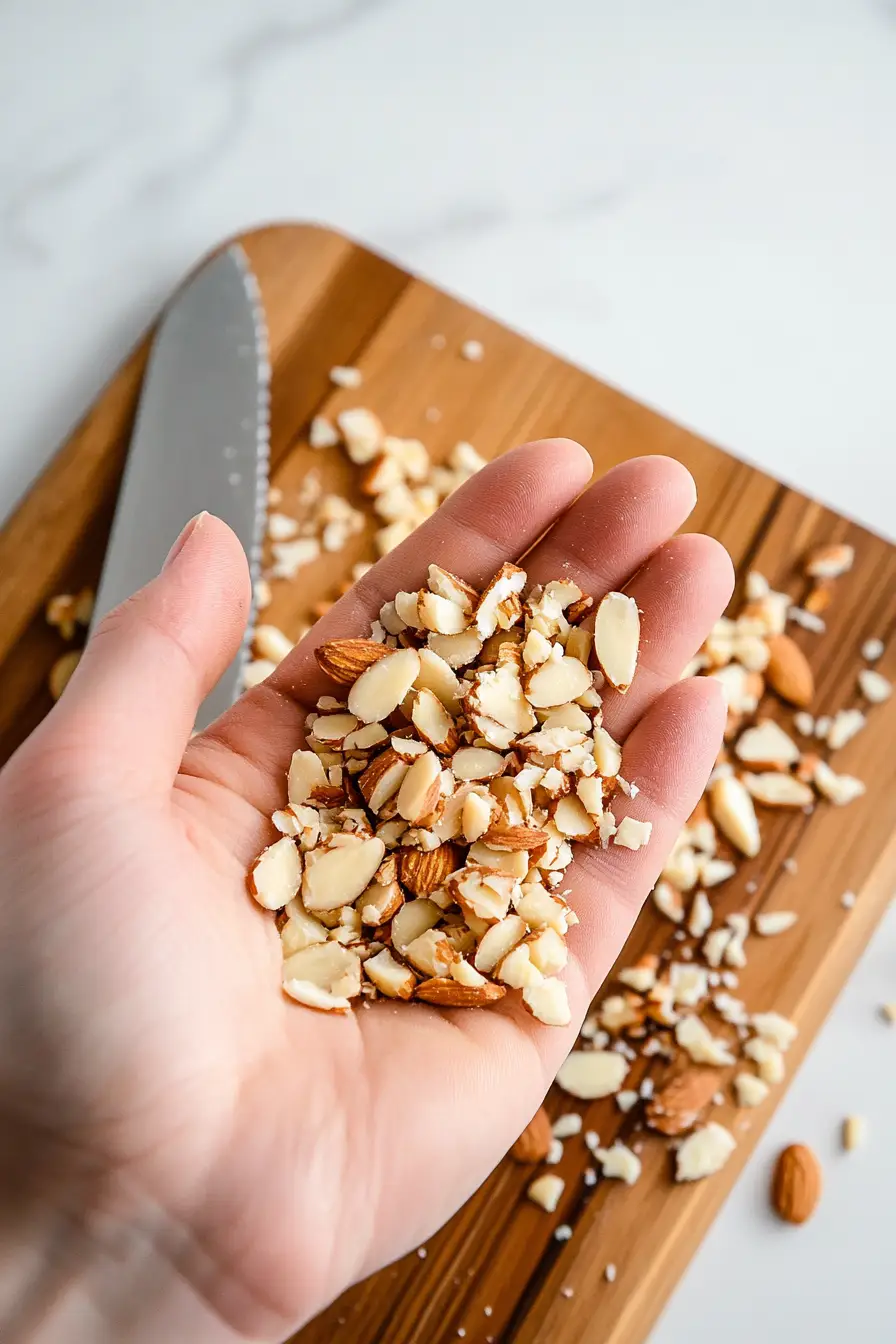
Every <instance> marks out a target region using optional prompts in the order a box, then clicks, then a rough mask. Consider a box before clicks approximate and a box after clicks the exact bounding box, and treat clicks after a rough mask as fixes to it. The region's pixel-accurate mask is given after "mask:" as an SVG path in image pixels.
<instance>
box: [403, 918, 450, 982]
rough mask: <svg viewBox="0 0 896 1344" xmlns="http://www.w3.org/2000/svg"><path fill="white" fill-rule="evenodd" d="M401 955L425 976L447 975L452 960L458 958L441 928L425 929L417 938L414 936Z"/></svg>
mask: <svg viewBox="0 0 896 1344" xmlns="http://www.w3.org/2000/svg"><path fill="white" fill-rule="evenodd" d="M403 955H404V956H405V957H406V958H407V960H408V961H409V962H410V963H411V965H412V966H413V967H414V970H416V971H421V972H422V973H423V975H425V976H426V977H427V978H431V977H433V976H441V975H448V974H449V973H450V970H451V967H452V965H453V964H454V962H456V961H458V960H459V956H458V953H457V952H456V951H455V949H454V947H453V946H452V944H451V943H450V942H449V941H448V937H447V935H446V934H445V933H444V931H443V930H441V929H427V930H426V931H425V932H424V933H421V934H420V936H419V937H418V938H414V939H413V940H412V941H411V942H410V943H408V945H407V947H406V948H405V949H404V952H403Z"/></svg>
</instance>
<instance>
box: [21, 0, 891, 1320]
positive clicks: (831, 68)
mask: <svg viewBox="0 0 896 1344" xmlns="http://www.w3.org/2000/svg"><path fill="white" fill-rule="evenodd" d="M636 10H637V12H635V11H636ZM0 89H2V94H0V105H2V108H3V114H2V116H0V286H2V292H3V293H4V294H5V295H6V300H5V302H4V312H5V316H6V323H7V333H8V334H7V339H6V340H5V341H4V343H3V347H4V353H3V359H2V361H0V405H2V407H3V425H2V430H0V516H2V515H3V514H5V513H6V512H8V510H9V509H10V508H11V507H12V506H13V504H14V502H15V499H16V498H17V497H18V496H19V495H20V494H21V493H22V492H23V491H24V489H25V488H26V487H27V485H28V483H29V481H30V480H31V479H32V478H33V477H34V476H35V474H36V473H37V472H38V471H39V470H40V468H41V466H42V465H43V463H44V462H45V461H46V460H47V458H48V457H49V455H50V454H51V453H52V451H53V449H54V446H55V445H56V444H57V443H58V442H59V441H60V440H61V439H62V438H63V436H64V435H65V432H66V431H67V429H68V428H69V427H70V426H71V425H72V423H73V422H74V421H75V420H76V419H77V418H78V417H79V415H80V413H81V412H82V411H83V409H84V407H85V406H86V405H87V404H88V403H89V401H90V400H91V398H92V397H93V395H94V394H95V392H96V391H97V390H98V388H99V387H100V386H101V385H102V383H103V382H104V381H105V379H106V378H107V377H108V376H109V375H110V374H111V373H112V372H113V370H114V368H115V367H116V365H117V364H118V362H119V360H120V357H121V354H122V352H123V351H124V350H125V349H126V348H127V347H128V346H129V345H130V344H131V343H132V342H133V340H134V339H135V338H136V337H137V335H138V334H139V333H140V331H141V329H142V328H143V327H144V326H145V324H146V323H147V321H148V319H149V318H150V316H151V315H152V314H153V313H154V312H155V310H156V309H157V308H158V306H159V304H160V302H161V301H162V299H163V297H164V296H165V294H166V292H167V291H168V290H169V288H170V287H171V285H172V284H173V283H174V282H175V281H176V280H177V279H178V277H179V276H180V275H181V274H182V273H183V272H184V270H185V269H186V268H187V267H189V266H190V265H191V264H192V263H193V262H194V260H195V259H196V258H197V256H198V255H200V254H201V253H202V252H204V251H205V250H206V249H207V248H208V247H209V246H210V245H211V244H212V243H214V242H216V241H217V240H218V239H219V238H221V237H222V236H225V235H227V234H229V233H231V232H234V231H236V230H237V229H239V228H243V227H247V226H249V225H252V224H254V223H260V222H263V221H266V220H269V219H272V218H274V219H276V218H304V219H316V220H321V221H327V222H330V223H333V224H336V225H338V226H340V227H342V228H344V229H346V230H348V231H349V232H351V233H353V234H355V235H357V236H359V237H361V238H363V239H366V240H367V241H369V242H370V243H372V244H373V245H375V246H378V247H380V248H382V249H386V250H388V251H389V252H392V253H394V254H395V255H396V256H397V257H399V258H400V259H401V260H402V261H404V262H406V263H409V264H410V265H412V266H413V267H415V268H416V269H418V270H421V271H423V272H425V273H427V274H429V275H430V276H431V277H432V278H433V279H435V280H436V281H437V282H439V283H441V284H443V285H445V286H447V287H449V288H451V289H454V290H456V291H457V292H459V293H461V294H463V295H464V296H465V297H468V298H470V299H471V300H473V301H475V302H477V303H479V304H481V305H483V306H485V307H487V308H489V309H491V310H492V311H494V312H495V313H496V314H498V315H499V316H501V317H503V318H505V319H507V320H508V321H510V322H511V323H513V324H514V325H516V326H518V327H520V328H522V329H523V330H526V331H528V332H530V333H532V334H533V335H535V336H536V337H538V338H539V339H541V340H543V341H544V342H546V343H547V344H549V345H551V346H553V347H555V348H556V349H558V350H560V351H561V352H563V353H564V354H567V355H569V356H571V357H572V358H574V359H575V360H577V361H578V362H580V363H581V364H583V365H585V366H587V367H589V368H591V369H593V370H595V371H596V372H599V373H600V374H602V375H603V376H604V377H606V378H609V379H610V380H612V381H614V382H616V383H618V384H619V385H620V386H622V387H623V388H625V389H626V390H627V391H629V392H631V393H633V394H634V395H636V396H639V397H641V398H642V399H644V400H646V401H648V402H650V403H652V404H654V405H656V406H658V407H660V408H661V409H662V410H664V411H666V412H668V413H670V414H671V415H673V416H675V417H676V418H678V419H680V420H682V421H684V422H685V423H687V424H689V425H692V426H693V427H695V428H696V429H698V430H699V431H701V432H702V433H704V434H706V435H707V436H709V437H710V438H713V439H715V440H717V441H719V442H720V443H722V444H724V445H725V446H727V447H730V448H731V449H733V450H734V451H735V452H737V453H739V454H740V455H742V456H745V457H748V458H750V459H752V460H753V461H755V462H757V463H759V464H761V465H762V466H764V467H766V468H767V469H768V470H770V471H772V472H774V473H775V474H777V475H779V476H783V477H784V478H785V479H787V480H789V481H791V482H793V483H795V484H797V485H799V486H800V487H802V488H803V489H806V490H808V491H810V492H814V493H815V494H817V495H819V496H820V497H821V498H823V499H825V500H827V501H829V502H831V503H833V504H835V505H836V506H837V507H838V508H839V509H841V510H845V511H847V512H849V513H851V514H853V515H855V516H856V517H857V518H859V519H860V520H861V521H863V522H865V523H867V524H869V525H871V526H872V527H875V528H876V529H878V530H880V531H882V532H884V533H888V534H890V535H892V533H893V530H894V486H896V466H894V462H896V453H894V451H893V449H894V425H896V376H894V368H893V340H894V318H893V314H894V312H896V256H894V243H893V240H894V239H896V172H894V151H896V3H894V0H732V3H729V4H726V5H718V4H712V3H710V0H702V2H701V0H677V2H676V3H673V2H672V0H646V3H643V4H641V5H639V6H622V5H619V4H611V3H609V0H552V2H551V3H550V4H549V5H545V4H543V3H541V2H540V0H429V2H428V3H421V2H420V0H416V3H415V0H251V3H250V0H156V3H154V4H152V5H142V6H141V5H127V6H122V5H121V4H120V3H118V0H79V3H78V4H73V3H69V0H5V4H3V5H2V6H0ZM10 333H12V334H10ZM894 962H896V919H893V918H891V919H890V920H889V921H888V922H887V923H886V924H885V926H884V928H883V929H882V930H881V931H880V933H879V934H878V936H877V937H876V938H875V940H874V942H873V944H872V947H871V949H870V951H869V953H868V954H867V955H866V958H865V960H864V962H863V963H862V965H861V967H860V968H859V970H858V971H857V973H856V975H855V976H854V977H853V980H852V981H851V983H850V985H849V987H848V989H847V990H846V992H845V994H844V995H843V997H842V998H841V1000H840V1003H839V1005H838V1007H837V1009H836V1011H835V1013H834V1015H833V1017H832V1019H831V1021H830V1022H829V1024H828V1026H827V1027H826V1028H825V1030H824V1032H823V1034H822V1036H821V1038H820V1039H819V1041H818V1043H817V1044H816V1046H815V1047H814V1048H813V1050H812V1052H811V1055H810V1057H809V1059H808V1061H807V1063H806V1064H805V1066H804V1067H803V1069H802V1071H801V1073H800V1076H799V1078H798V1079H797V1081H796V1082H795V1083H794V1085H793V1087H792V1089H791V1091H790V1093H789V1095H788V1097H787V1099H786V1101H785V1102H784V1104H783V1105H782V1107H781V1108H780V1110H779V1111H778V1114H777V1116H776V1118H775V1121H774V1123H773V1124H772V1126H771V1127H770V1129H769V1131H768V1133H767V1135H766V1137H765V1138H764V1139H763V1141H762V1142H761V1144H760V1146H759V1150H758V1152H757V1153H756V1155H755V1156H754V1158H753V1160H752V1162H751V1163H750V1165H749V1167H748V1169H747V1171H746V1173H745V1174H744V1176H743V1178H742V1180H741V1181H740V1183H739V1184H738V1186H737V1189H736V1191H735V1193H734V1194H733V1195H732V1196H731V1198H730V1199H729V1201H728V1203H727V1205H726V1207H725V1210H724V1212H723V1213H722V1215H721V1217H720V1218H719V1220H718V1221H717V1223H716V1225H715V1227H714V1228H713V1230H712V1232H711V1233H710V1235H709V1236H708V1238H707V1240H706V1242H705V1244H704V1247H703V1249H702V1250H701V1252H700V1253H699V1255H698V1256H697V1258H696V1259H695V1261H694V1262H693V1265H692V1267H691V1269H690V1271H689V1273H688V1274H687V1276H686V1277H685V1279H684V1281H683V1283H682V1285H681V1287H680V1288H679V1290H678V1292H677V1294H676V1295H675V1297H674V1299H673V1301H672V1303H671V1305H670V1307H669V1309H668V1310H667V1312H666V1314H665V1316H664V1317H663V1320H662V1322H661V1323H660V1325H659V1326H658V1327H657V1329H656V1332H655V1336H654V1340H655V1344H656V1342H657V1341H658V1342H659V1344H679V1341H683V1340H687V1341H688V1344H702V1341H706V1344H710V1341H712V1342H713V1344H715V1341H716V1340H717V1339H718V1338H719V1337H724V1339H725V1340H726V1344H747V1342H748V1341H750V1344H752V1341H753V1340H754V1339H755V1338H757V1337H758V1338H763V1339H766V1340H768V1341H770V1342H772V1344H778V1341H780V1342H781V1344H784V1342H785V1341H789V1340H791V1339H792V1338H793V1337H794V1336H795V1335H796V1334H797V1332H799V1333H800V1334H802V1335H805V1336H806V1337H813V1338H815V1339H817V1340H821V1341H827V1340H834V1339H837V1340H840V1339H843V1338H844V1337H845V1336H846V1334H847V1332H849V1331H852V1330H853V1329H855V1328H856V1327H858V1328H859V1329H860V1330H861V1331H862V1333H863V1334H864V1336H865V1339H866V1340H868V1341H870V1342H871V1344H875V1342H876V1341H883V1340H885V1339H890V1338H892V1335H893V1327H892V1323H891V1320H890V1316H889V1315H888V1312H891V1311H892V1308H893V1306H894V1303H896V1291H894V1289H893V1283H892V1269H891V1267H890V1265H889V1256H888V1255H887V1254H885V1248H886V1247H888V1246H889V1244H890V1243H891V1240H892V1236H891V1230H890V1229H891V1215H890V1204H891V1201H892V1197H893V1193H894V1191H896V1145H894V1144H893V1143H892V1142H891V1141H890V1138H889V1133H888V1131H890V1130H891V1129H892V1127H893V1122H894V1115H896V1095H894V1094H896V1084H894V1072H893V1055H892V1052H893V1049H894V1040H896V1037H894V1036H893V1034H892V1033H890V1034H889V1035H888V1033H887V1029H886V1027H884V1026H883V1025H881V1024H880V1023H879V1022H878V1021H877V1020H876V1019H875V1008H876V1005H877V1004H879V1003H880V1002H882V1001H883V1000H884V999H894V998H896V978H894V975H896V973H894ZM847 1111H858V1112H861V1113H863V1114H865V1115H866V1116H867V1117H868V1122H869V1126H870V1137H869V1139H868V1143H867V1146H866V1148H865V1149H864V1150H861V1151H859V1152H858V1153H855V1154H853V1155H851V1156H849V1157H848V1158H847V1157H844V1156H842V1155H840V1154H839V1153H838V1151H837V1142H836V1135H837V1129H838V1125H839V1121H840V1119H841V1118H842V1116H843V1114H844V1113H845V1112H847ZM794 1138H799V1139H802V1140H805V1141H808V1142H811V1143H814V1144H816V1145H817V1147H818V1150H819V1152H820V1154H821V1155H822V1157H823V1158H824V1159H825V1160H826V1166H827V1188H826V1193H825V1198H824V1202H823V1204H822V1207H821V1210H820V1212H819V1214H818V1216H817V1218H816V1219H815V1220H814V1221H813V1222H812V1223H811V1224H809V1225H808V1226H807V1227H805V1228H803V1229H802V1230H799V1231H793V1230H790V1229H786V1228H783V1227H781V1226H780V1225H777V1226H776V1225H774V1224H773V1222H772V1220H771V1219H770V1217H769V1216H768V1215H767V1213H766V1207H765V1188H766V1179H767V1168H768V1165H769V1160H770V1158H771V1157H772V1156H773V1154H774V1153H775V1152H776V1150H777V1149H778V1148H779V1147H780V1146H781V1145H782V1144H783V1143H784V1142H787V1141H790V1140H792V1139H794Z"/></svg>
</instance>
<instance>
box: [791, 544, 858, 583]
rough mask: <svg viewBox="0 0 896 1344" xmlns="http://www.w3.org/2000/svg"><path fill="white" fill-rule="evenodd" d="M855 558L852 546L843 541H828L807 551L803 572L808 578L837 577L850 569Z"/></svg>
mask: <svg viewBox="0 0 896 1344" xmlns="http://www.w3.org/2000/svg"><path fill="white" fill-rule="evenodd" d="M855 558H856V553H855V549H854V548H853V547H852V546H848V545H846V543H845V542H830V543H828V544H827V545H824V546H816V547H815V549H814V550H812V551H810V552H809V554H808V556H807V557H806V560H805V564H804V565H803V572H804V573H805V574H807V575H808V577H809V578H810V579H839V578H840V575H841V574H845V573H846V572H847V570H850V569H852V566H853V561H854V560H855Z"/></svg>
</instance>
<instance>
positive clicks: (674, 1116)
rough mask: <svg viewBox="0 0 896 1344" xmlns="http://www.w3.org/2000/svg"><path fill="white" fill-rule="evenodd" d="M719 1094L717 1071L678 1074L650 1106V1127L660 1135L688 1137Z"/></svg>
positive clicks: (647, 1117) (653, 1098) (648, 1123)
mask: <svg viewBox="0 0 896 1344" xmlns="http://www.w3.org/2000/svg"><path fill="white" fill-rule="evenodd" d="M718 1090H719V1075H718V1073H717V1071H716V1070H715V1069H687V1070H685V1072H684V1073H679V1074H677V1075H676V1076H675V1077H674V1078H670V1079H669V1081H668V1082H667V1083H666V1085H665V1086H664V1087H663V1088H662V1089H661V1090H660V1091H659V1092H657V1093H656V1095H655V1096H653V1097H652V1098H651V1100H650V1101H649V1102H648V1105H647V1110H646V1119H647V1125H648V1127H649V1128H650V1129H653V1130H656V1132H657V1133H658V1134H668V1135H670V1136H672V1135H676V1134H687V1132H688V1131H689V1130H691V1129H693V1128H694V1125H695V1124H696V1123H697V1121H698V1120H699V1118H700V1112H701V1111H702V1110H703V1109H704V1108H705V1107H706V1106H708V1105H709V1103H710V1101H712V1098H713V1097H714V1095H715V1094H716V1092H717V1091H718Z"/></svg>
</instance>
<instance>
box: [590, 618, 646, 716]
mask: <svg viewBox="0 0 896 1344" xmlns="http://www.w3.org/2000/svg"><path fill="white" fill-rule="evenodd" d="M640 640H641V617H640V614H639V612H638V604H637V602H636V601H635V599H634V598H633V597H627V596H626V594H625V593H607V595H606V597H604V598H603V599H602V600H601V602H600V605H599V606H598V608H597V616H596V617H595V621H594V652H595V654H596V655H597V661H598V663H599V664H600V668H601V671H602V672H603V674H604V676H605V677H606V679H607V681H608V682H609V683H610V685H611V686H615V687H616V689H617V691H621V692H622V694H623V695H624V694H625V692H626V691H627V690H628V688H629V686H631V684H632V681H633V680H634V676H635V669H636V668H637V665H638V645H639V644H640Z"/></svg>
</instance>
